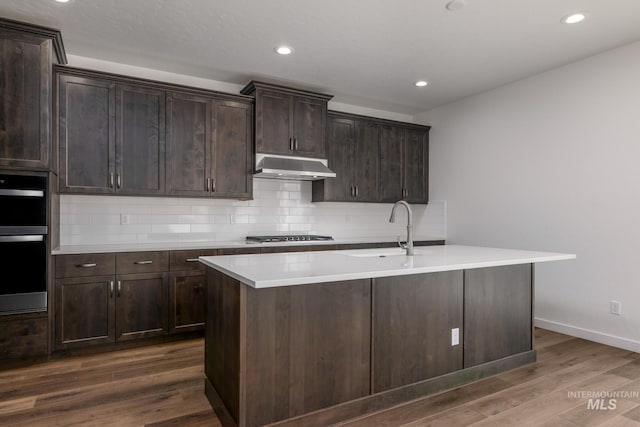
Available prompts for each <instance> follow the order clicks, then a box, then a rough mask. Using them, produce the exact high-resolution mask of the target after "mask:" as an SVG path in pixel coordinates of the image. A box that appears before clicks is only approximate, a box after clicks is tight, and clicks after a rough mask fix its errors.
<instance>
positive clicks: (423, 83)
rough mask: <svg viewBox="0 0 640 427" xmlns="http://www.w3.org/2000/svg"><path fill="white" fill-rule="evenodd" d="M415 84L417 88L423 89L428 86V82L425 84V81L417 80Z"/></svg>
mask: <svg viewBox="0 0 640 427" xmlns="http://www.w3.org/2000/svg"><path fill="white" fill-rule="evenodd" d="M415 84H416V86H418V87H425V86H426V85H428V84H429V82H427V81H426V80H418V81H417V82H416V83H415Z"/></svg>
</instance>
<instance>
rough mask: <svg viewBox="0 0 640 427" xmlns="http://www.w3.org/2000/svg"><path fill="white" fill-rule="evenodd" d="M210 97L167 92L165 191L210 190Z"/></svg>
mask: <svg viewBox="0 0 640 427" xmlns="http://www.w3.org/2000/svg"><path fill="white" fill-rule="evenodd" d="M210 118H211V99H210V98H206V97H202V96H195V95H188V94H181V93H168V94H167V147H168V149H167V193H168V194H171V195H180V196H191V197H202V196H205V197H207V196H209V194H210V193H211V174H210V166H209V165H210V164H211V163H212V162H211V156H212V153H211V147H212V142H213V141H212V137H211V120H210Z"/></svg>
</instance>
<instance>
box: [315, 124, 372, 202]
mask: <svg viewBox="0 0 640 427" xmlns="http://www.w3.org/2000/svg"><path fill="white" fill-rule="evenodd" d="M327 129H328V138H327V139H328V141H329V142H328V144H327V154H328V160H329V165H330V167H331V169H332V170H333V171H334V172H335V173H336V178H328V179H324V180H320V181H314V182H313V184H312V186H313V200H314V201H320V200H331V201H336V202H338V201H340V202H352V201H360V202H377V201H378V175H379V126H378V125H377V124H376V123H373V122H371V121H367V120H360V119H357V118H355V117H354V116H350V115H344V114H341V113H333V112H331V113H329V115H328V126H327Z"/></svg>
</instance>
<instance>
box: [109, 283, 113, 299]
mask: <svg viewBox="0 0 640 427" xmlns="http://www.w3.org/2000/svg"><path fill="white" fill-rule="evenodd" d="M109 298H113V280H112V281H110V282H109Z"/></svg>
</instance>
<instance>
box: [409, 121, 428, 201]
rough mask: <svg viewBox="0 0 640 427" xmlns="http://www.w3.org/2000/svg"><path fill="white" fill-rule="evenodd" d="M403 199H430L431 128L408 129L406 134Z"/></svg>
mask: <svg viewBox="0 0 640 427" xmlns="http://www.w3.org/2000/svg"><path fill="white" fill-rule="evenodd" d="M403 169H404V186H403V193H404V194H403V199H404V200H406V201H407V202H409V203H427V202H428V201H429V130H428V129H419V128H418V129H406V130H405V136H404V168H403Z"/></svg>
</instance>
